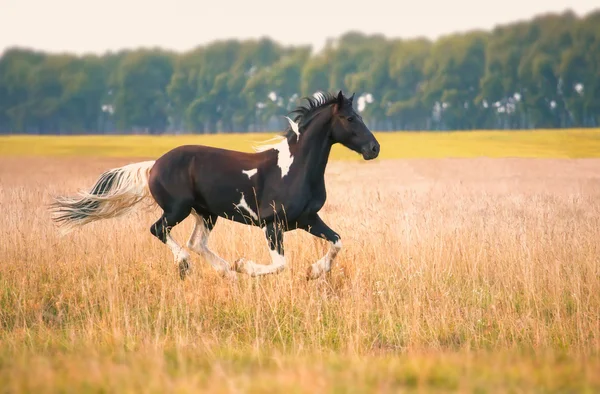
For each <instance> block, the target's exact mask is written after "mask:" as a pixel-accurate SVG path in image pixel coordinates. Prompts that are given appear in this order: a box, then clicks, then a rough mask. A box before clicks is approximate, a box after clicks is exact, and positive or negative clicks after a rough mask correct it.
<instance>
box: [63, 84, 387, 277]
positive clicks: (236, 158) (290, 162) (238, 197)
mask: <svg viewBox="0 0 600 394" xmlns="http://www.w3.org/2000/svg"><path fill="white" fill-rule="evenodd" d="M353 99H354V94H352V96H351V97H349V98H348V97H345V96H344V95H343V94H342V92H341V91H340V92H339V93H338V94H337V96H336V95H333V94H329V93H326V94H324V93H321V92H319V93H317V94H315V95H314V97H312V98H311V97H307V98H306V100H307V101H308V105H306V106H299V107H298V108H296V109H295V110H294V111H292V114H295V115H296V116H295V117H294V119H293V120H292V119H291V118H289V117H288V118H287V119H288V122H289V123H290V125H289V127H288V128H287V129H286V132H285V133H284V134H283V135H280V136H278V137H276V139H278V140H279V141H278V142H276V143H271V144H269V145H263V146H259V147H257V148H255V151H256V152H255V153H245V152H238V151H232V150H226V149H220V148H214V147H208V146H202V145H184V146H179V147H177V148H174V149H172V150H171V151H169V152H167V153H165V154H164V155H163V156H161V157H159V158H158V159H157V160H155V161H145V162H139V163H133V164H129V165H126V166H124V167H120V168H115V169H111V170H108V171H106V172H104V173H103V174H102V175H101V176H100V178H99V179H98V181H97V182H96V184H95V185H94V186H93V188H92V190H91V191H90V192H89V193H86V192H80V195H79V197H78V198H67V197H59V198H57V199H56V200H55V202H54V203H53V204H52V208H51V210H52V211H53V212H54V214H55V215H54V220H55V221H56V222H57V223H59V224H62V225H63V227H64V229H65V231H64V232H68V231H70V230H71V229H73V228H75V227H78V226H83V225H84V224H87V223H90V222H93V221H96V220H100V219H107V218H111V217H116V216H120V215H122V214H124V213H125V212H127V211H129V210H130V209H131V208H132V207H133V206H134V205H135V204H137V203H139V202H140V201H142V200H143V199H146V198H148V197H150V196H151V197H152V198H153V199H154V202H155V203H156V204H158V206H159V207H160V208H162V210H163V214H162V216H161V217H160V219H158V220H157V221H156V223H154V224H153V225H152V226H151V228H150V232H151V233H152V234H153V235H154V236H155V237H156V238H158V239H159V240H160V241H162V242H163V243H165V244H166V245H167V246H168V247H169V248H170V249H171V251H172V252H173V256H174V260H175V263H176V264H177V265H178V267H179V273H180V276H181V279H184V278H185V275H186V274H187V272H188V270H189V268H190V266H189V259H190V255H189V254H188V253H187V252H186V251H185V250H184V249H183V247H181V246H180V245H179V244H178V243H177V242H176V241H175V240H174V239H173V237H172V236H171V234H170V233H171V229H172V228H173V227H174V226H176V225H177V224H178V223H180V222H182V221H183V220H184V219H185V218H186V217H187V216H188V215H190V214H192V215H193V217H194V219H195V225H194V229H193V231H192V233H191V235H190V237H189V240H188V242H187V246H188V247H189V248H190V249H191V250H193V251H194V252H196V253H198V254H199V255H201V256H203V257H204V258H205V259H206V260H207V261H208V262H209V263H210V264H211V265H212V267H213V268H214V269H215V270H216V271H217V272H219V273H220V274H221V275H222V276H224V277H230V278H232V279H234V278H235V273H234V271H237V272H240V273H246V274H248V275H250V276H259V275H266V274H273V273H279V272H281V271H282V270H283V269H284V268H285V266H286V261H285V257H284V250H283V249H284V248H283V233H284V232H286V231H289V230H293V229H302V230H305V231H307V232H308V233H310V234H312V235H314V236H316V237H320V238H324V239H325V240H327V241H328V242H329V243H330V248H329V250H328V252H327V254H326V255H325V256H323V257H322V258H321V259H320V260H319V261H317V262H316V263H314V264H312V265H311V266H310V267H309V268H308V271H307V275H306V276H307V279H315V278H318V277H319V276H321V275H322V274H323V273H325V272H328V271H329V270H330V269H331V264H332V262H333V260H334V259H335V257H336V255H337V254H338V252H339V251H340V249H341V247H342V243H341V237H340V236H339V234H337V233H336V232H335V231H334V230H332V229H331V228H329V226H327V224H325V223H324V222H323V220H322V219H321V218H320V217H319V214H318V212H319V210H320V209H321V207H323V205H324V203H325V199H326V190H325V180H324V175H325V167H326V166H327V161H328V159H329V153H330V151H331V148H332V146H333V144H335V143H341V144H342V145H344V146H345V147H347V148H349V149H351V150H353V151H355V152H357V153H360V154H362V157H363V159H365V160H372V159H375V158H376V157H377V156H378V155H379V143H378V142H377V140H376V138H375V136H374V135H373V134H372V133H371V131H370V130H369V129H368V128H367V126H366V125H365V124H364V123H363V121H362V117H361V116H360V115H359V114H358V113H357V112H356V111H354V109H353V107H352V105H353ZM219 217H222V218H225V219H228V220H232V221H235V222H238V223H245V224H248V225H253V226H259V227H261V228H262V229H263V230H264V232H265V236H266V238H267V244H268V246H269V249H270V255H271V264H269V265H262V264H256V263H254V262H252V261H249V260H245V259H244V258H240V259H238V260H237V261H235V262H234V263H233V264H232V265H230V264H229V263H228V262H227V261H225V260H224V259H222V258H221V257H219V256H218V255H216V254H215V253H214V252H213V251H211V250H210V249H209V248H208V246H207V243H208V237H209V235H210V232H211V230H212V229H213V228H214V226H215V224H216V222H217V219H218V218H219Z"/></svg>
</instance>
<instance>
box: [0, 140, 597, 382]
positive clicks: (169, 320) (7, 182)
mask: <svg viewBox="0 0 600 394" xmlns="http://www.w3.org/2000/svg"><path fill="white" fill-rule="evenodd" d="M543 135H546V138H542V136H543ZM510 136H513V137H514V139H510ZM203 138H205V137H202V138H190V137H184V138H180V139H177V138H173V137H156V138H146V137H126V138H123V139H119V140H117V139H115V138H114V137H108V138H98V139H95V137H85V138H81V139H79V138H55V139H53V138H42V139H35V138H31V139H28V138H23V137H14V138H13V137H8V138H1V139H0V150H1V152H2V155H3V157H0V207H2V208H3V212H4V215H3V225H2V226H0V240H1V241H0V262H1V264H0V392H9V393H16V392H33V393H46V392H77V393H92V392H94V393H95V392H147V393H165V392H177V393H187V392H190V393H191V392H209V393H246V392H251V393H258V392H260V393H262V392H269V393H271V392H277V393H279V392H282V393H283V392H285V393H320V392H339V393H363V392H478V393H485V392H556V393H565V392H568V393H572V392H598V391H599V390H600V374H599V373H598V371H600V257H599V256H600V253H599V252H600V246H599V245H600V244H599V243H598V240H599V239H600V159H594V158H580V159H570V160H557V159H555V158H539V159H531V158H527V157H535V156H543V157H548V156H555V157H557V158H558V157H560V158H568V157H589V156H594V155H597V154H598V152H599V149H595V148H594V147H595V146H597V143H598V142H597V141H598V140H597V138H596V137H595V134H594V132H593V131H586V132H579V131H570V132H566V133H564V134H561V133H558V132H539V134H518V133H517V134H514V135H513V134H508V133H499V134H490V135H487V136H486V135H484V134H483V133H476V134H473V135H469V136H467V137H464V140H461V138H460V135H459V134H452V135H450V134H435V135H431V134H422V135H394V134H386V135H381V140H382V141H383V142H382V155H384V157H383V159H382V160H378V161H375V162H368V163H365V162H353V161H346V162H344V161H333V162H332V163H330V165H329V167H328V170H327V173H326V182H327V186H328V200H327V203H326V205H325V207H324V208H323V210H322V217H323V218H324V220H325V221H326V222H327V223H329V224H330V225H331V227H332V228H334V229H335V230H336V231H338V232H339V233H340V234H341V235H342V237H343V239H344V249H343V250H342V251H341V253H340V254H339V256H338V258H337V260H336V263H335V266H334V269H333V270H332V272H331V273H330V275H328V276H327V277H324V278H322V279H320V280H317V281H311V282H306V280H305V279H304V273H305V271H306V268H307V267H308V265H309V264H311V263H313V262H314V261H316V260H317V259H319V258H320V257H321V256H322V255H323V254H324V253H325V252H326V250H327V246H326V245H325V243H324V242H322V241H319V240H317V239H315V238H312V237H311V236H310V235H308V234H306V233H303V232H299V231H294V232H290V233H287V234H286V239H285V242H286V256H288V262H289V265H288V269H286V271H284V272H283V273H281V274H280V275H277V276H269V277H262V278H259V279H254V278H249V277H245V276H241V275H238V276H239V281H238V282H237V283H230V282H226V281H223V280H222V279H220V278H219V277H218V276H217V275H216V274H215V272H214V271H213V270H212V268H211V267H210V266H209V265H208V263H205V262H204V261H203V260H202V259H201V258H200V257H199V256H196V255H194V254H192V259H193V271H192V273H191V275H190V276H189V277H188V279H186V280H185V281H181V280H180V279H179V275H178V273H177V268H176V267H175V266H174V264H173V262H172V255H171V252H170V251H169V250H168V248H167V247H165V246H164V245H162V244H161V243H160V242H158V241H156V240H155V239H154V238H153V237H152V236H151V235H150V233H149V231H148V229H149V227H150V225H151V224H152V223H153V222H154V221H155V220H156V218H157V217H158V211H156V210H155V211H150V212H146V211H141V210H140V211H138V212H135V213H134V214H132V215H130V216H127V217H125V218H121V219H113V220H110V221H105V222H99V223H95V224H92V225H90V226H88V227H84V228H83V229H81V230H79V231H76V232H74V233H73V234H71V235H69V236H66V237H60V236H59V235H58V234H57V233H56V232H55V231H54V228H53V225H52V223H51V222H50V220H49V215H48V213H47V212H46V210H45V204H47V203H49V202H50V198H51V196H53V195H56V194H59V193H60V194H72V193H74V192H75V191H76V190H78V189H79V188H82V187H89V186H90V185H91V184H93V182H94V181H95V179H96V178H97V176H98V175H99V174H100V173H101V172H102V171H104V170H105V169H107V168H111V167H114V166H119V165H122V164H125V163H128V162H131V161H133V160H137V159H135V157H146V156H150V157H152V156H156V155H158V154H160V153H162V152H163V151H165V150H166V149H168V148H169V147H172V146H175V145H179V144H180V143H182V142H183V141H186V142H194V143H197V142H198V143H203V142H205V141H208V140H209V139H203ZM209 138H215V139H214V140H211V141H212V142H213V143H215V144H216V145H220V146H223V144H222V143H219V141H222V142H223V141H225V140H218V139H219V138H225V137H221V136H217V137H209ZM494 138H497V141H496V142H494V141H495V140H494ZM242 139H243V137H242V138H241V139H240V141H241V140H242ZM386 139H387V140H386ZM252 140H253V138H252ZM561 140H562V141H568V142H563V143H559V141H561ZM199 141H202V142H199ZM390 141H391V142H390ZM511 141H512V142H511ZM96 142H98V143H99V146H100V148H98V149H95V148H94V144H95V143H96ZM142 142H143V143H142ZM111 144H112V148H111V147H110V146H111ZM594 144H596V145H594ZM136 145H140V146H137V147H136V148H135V150H133V148H132V147H135V146H136ZM243 145H245V146H249V144H247V145H246V143H241V142H240V145H238V146H239V147H240V148H242V146H243ZM28 146H29V148H30V149H27V147H28ZM126 146H127V147H129V148H130V149H131V150H128V149H126V148H125V147H126ZM411 146H412V148H411ZM426 147H429V149H431V151H429V150H427V148H426ZM434 147H435V148H434ZM503 147H504V148H503ZM502 149H504V151H503V150H502ZM386 150H387V151H386ZM419 151H420V152H424V153H423V154H422V156H424V157H443V156H454V157H468V156H479V155H480V154H481V155H484V154H485V155H489V156H495V157H496V156H525V157H521V158H437V159H436V158H415V156H418V154H417V153H418V152H419ZM519 152H520V154H519ZM340 153H341V152H340V151H338V155H339V156H337V158H344V157H353V155H351V156H343V155H340ZM24 155H28V156H47V157H23V156H24ZM48 156H52V157H48ZM61 156H63V157H61ZM75 156H92V157H75ZM93 156H95V157H93ZM103 156H104V157H103ZM108 156H113V157H108ZM395 156H398V157H406V158H404V159H392V157H395ZM386 157H387V158H388V159H386ZM354 177H357V179H358V180H357V181H354V182H352V181H351V180H352V179H353V178H354ZM191 229H192V220H191V218H190V219H186V220H185V221H184V222H183V223H182V224H181V225H179V226H177V227H176V228H175V229H174V230H173V235H174V237H175V238H176V239H177V240H178V241H179V242H180V243H184V242H185V241H187V237H188V236H189V234H190V232H191ZM209 246H210V247H211V249H213V250H214V251H216V252H217V253H218V254H220V255H221V256H222V257H224V258H226V259H227V260H229V261H232V260H234V259H236V258H238V257H242V256H243V257H247V258H250V259H253V260H254V261H256V262H258V263H267V262H268V261H269V255H268V250H267V247H266V244H265V242H264V239H263V234H262V232H261V231H260V230H259V229H253V228H248V227H245V226H242V225H239V224H236V223H232V222H225V221H221V222H219V223H218V224H217V226H216V228H215V230H214V232H213V234H212V235H211V238H210V242H209Z"/></svg>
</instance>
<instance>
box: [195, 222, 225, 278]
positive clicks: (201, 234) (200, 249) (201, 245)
mask: <svg viewBox="0 0 600 394" xmlns="http://www.w3.org/2000/svg"><path fill="white" fill-rule="evenodd" d="M192 215H193V216H194V218H195V219H196V223H195V224H194V229H193V230H192V233H191V234H190V239H189V240H188V242H187V246H188V248H190V249H192V250H193V251H194V252H196V253H198V254H199V255H200V256H202V257H203V258H204V259H205V260H207V261H208V263H209V264H210V265H211V266H212V267H213V268H214V269H215V270H216V271H217V272H218V273H219V274H221V275H222V276H235V275H234V274H233V271H231V266H230V265H229V263H228V262H227V261H225V260H223V259H222V258H221V257H219V256H217V255H216V254H215V253H214V252H213V251H212V250H210V249H209V248H208V236H209V235H210V231H209V229H208V228H207V227H206V226H205V225H204V219H203V218H202V216H200V215H198V214H197V213H196V211H192Z"/></svg>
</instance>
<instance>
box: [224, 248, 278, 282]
mask: <svg viewBox="0 0 600 394" xmlns="http://www.w3.org/2000/svg"><path fill="white" fill-rule="evenodd" d="M269 254H270V255H271V264H269V265H264V264H256V263H255V262H253V261H250V260H244V259H240V260H238V262H237V264H236V266H237V267H236V268H237V271H238V272H242V273H245V274H248V275H250V276H261V275H268V274H278V273H280V272H281V271H283V270H284V269H285V256H282V255H280V254H279V253H277V251H276V250H270V251H269Z"/></svg>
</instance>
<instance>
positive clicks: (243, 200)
mask: <svg viewBox="0 0 600 394" xmlns="http://www.w3.org/2000/svg"><path fill="white" fill-rule="evenodd" d="M235 207H236V208H244V209H245V210H246V211H248V213H249V214H250V216H252V218H253V219H254V220H258V215H257V214H256V212H254V211H253V210H252V208H250V205H248V203H247V202H246V198H245V197H244V193H242V198H241V199H240V202H239V203H238V204H236V206H235Z"/></svg>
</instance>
